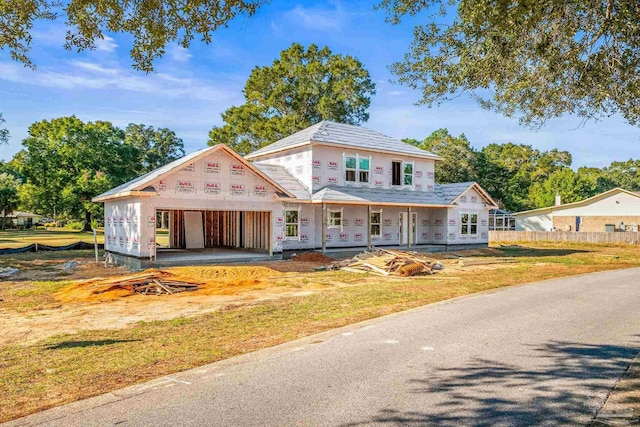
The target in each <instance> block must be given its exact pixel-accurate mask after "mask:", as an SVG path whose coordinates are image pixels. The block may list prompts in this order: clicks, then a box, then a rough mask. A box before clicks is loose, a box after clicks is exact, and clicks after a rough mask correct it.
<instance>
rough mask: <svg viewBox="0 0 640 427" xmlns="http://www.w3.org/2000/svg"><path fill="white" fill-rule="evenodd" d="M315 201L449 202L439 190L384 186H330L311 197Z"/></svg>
mask: <svg viewBox="0 0 640 427" xmlns="http://www.w3.org/2000/svg"><path fill="white" fill-rule="evenodd" d="M311 200H312V201H314V202H335V203H341V202H342V203H348V202H350V203H354V202H356V203H357V202H362V203H374V204H375V203H380V204H398V205H406V204H408V205H441V206H446V205H447V203H446V201H445V199H444V197H443V196H442V193H438V192H435V191H434V192H424V191H412V190H391V189H382V188H359V187H342V186H328V187H324V188H323V189H321V190H319V191H317V192H315V193H314V194H313V196H312V197H311Z"/></svg>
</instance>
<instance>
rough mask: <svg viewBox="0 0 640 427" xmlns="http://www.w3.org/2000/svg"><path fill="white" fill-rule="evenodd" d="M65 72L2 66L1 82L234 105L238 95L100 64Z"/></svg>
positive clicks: (76, 64) (202, 83)
mask: <svg viewBox="0 0 640 427" xmlns="http://www.w3.org/2000/svg"><path fill="white" fill-rule="evenodd" d="M69 64H70V67H69V66H67V67H65V68H64V69H62V70H57V69H52V68H46V67H39V68H38V70H36V71H33V70H30V69H26V68H24V67H21V66H20V65H19V64H17V63H11V62H5V63H0V80H5V81H9V82H12V83H20V84H27V85H36V86H43V87H49V88H55V89H65V90H83V89H94V90H109V91H126V92H137V93H144V94H147V95H153V96H160V97H168V98H183V99H192V100H207V101H218V102H225V103H226V102H230V101H231V100H237V98H238V96H239V95H238V94H237V93H235V92H233V91H231V90H230V89H228V88H227V87H226V86H225V85H224V84H221V85H220V86H213V85H211V84H209V83H207V82H205V81H202V80H200V79H197V78H192V77H183V76H174V75H170V74H163V73H158V74H148V75H143V74H141V73H138V72H135V71H133V70H130V69H128V68H113V67H112V68H107V67H104V66H102V65H100V64H96V63H93V62H84V61H72V62H70V63H69Z"/></svg>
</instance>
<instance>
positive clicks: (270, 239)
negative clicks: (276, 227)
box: [267, 211, 273, 257]
mask: <svg viewBox="0 0 640 427" xmlns="http://www.w3.org/2000/svg"><path fill="white" fill-rule="evenodd" d="M267 242H268V243H269V256H270V257H272V256H273V211H271V212H270V213H269V221H267Z"/></svg>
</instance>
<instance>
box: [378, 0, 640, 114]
mask: <svg viewBox="0 0 640 427" xmlns="http://www.w3.org/2000/svg"><path fill="white" fill-rule="evenodd" d="M381 7H383V8H386V9H387V11H388V20H389V21H390V22H392V23H398V22H400V20H401V19H402V18H405V17H406V16H414V15H418V14H420V13H421V12H424V13H427V14H429V15H428V17H426V19H425V22H424V24H422V25H418V26H416V27H415V29H414V40H413V43H412V45H411V47H410V49H409V51H408V53H407V54H406V55H405V57H404V59H403V60H402V61H400V62H397V63H395V64H393V66H392V70H393V72H394V73H395V74H397V76H398V80H399V82H400V83H403V84H406V85H408V86H409V87H412V88H414V89H419V90H421V91H422V99H421V100H420V103H423V104H426V105H429V106H431V105H434V104H436V105H437V104H440V103H441V102H443V101H446V100H450V99H452V98H454V97H456V96H458V95H459V94H460V93H462V92H466V93H469V94H470V95H471V97H472V98H474V99H475V100H477V101H478V102H479V103H480V105H481V106H483V107H484V108H487V109H492V110H495V111H498V112H501V113H503V114H505V115H506V116H508V117H519V118H520V121H521V122H522V123H524V124H526V125H531V126H540V125H542V124H544V123H545V122H546V121H547V120H549V119H551V118H554V117H558V116H560V115H562V114H564V113H571V114H574V115H576V116H578V117H581V118H583V119H585V120H588V119H592V118H599V117H602V116H609V115H612V114H615V113H620V114H621V115H622V116H623V117H624V118H625V119H626V120H627V121H628V122H629V123H630V124H633V125H639V124H640V72H639V71H640V65H639V64H640V20H639V19H638V16H640V2H638V1H637V0H582V1H566V0H550V1H522V2H514V1H512V0H457V1H456V0H384V1H383V2H382V4H381Z"/></svg>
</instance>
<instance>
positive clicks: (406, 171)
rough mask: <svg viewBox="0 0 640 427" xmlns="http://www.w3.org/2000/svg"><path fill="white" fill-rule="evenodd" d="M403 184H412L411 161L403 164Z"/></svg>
mask: <svg viewBox="0 0 640 427" xmlns="http://www.w3.org/2000/svg"><path fill="white" fill-rule="evenodd" d="M402 169H403V175H404V181H403V182H404V185H413V163H404V164H403V168H402Z"/></svg>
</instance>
